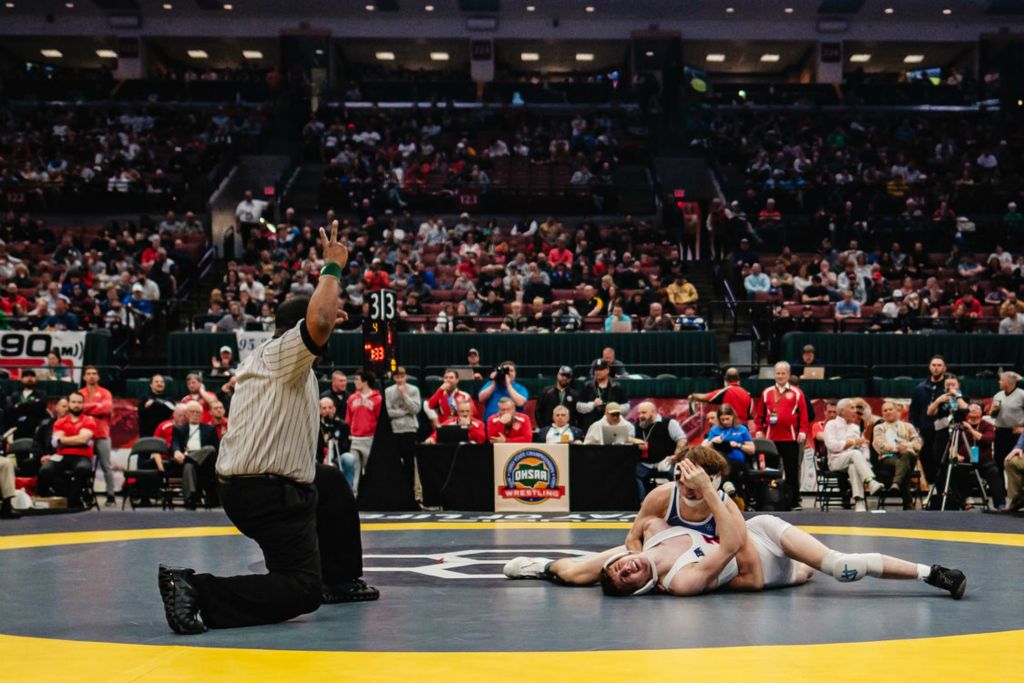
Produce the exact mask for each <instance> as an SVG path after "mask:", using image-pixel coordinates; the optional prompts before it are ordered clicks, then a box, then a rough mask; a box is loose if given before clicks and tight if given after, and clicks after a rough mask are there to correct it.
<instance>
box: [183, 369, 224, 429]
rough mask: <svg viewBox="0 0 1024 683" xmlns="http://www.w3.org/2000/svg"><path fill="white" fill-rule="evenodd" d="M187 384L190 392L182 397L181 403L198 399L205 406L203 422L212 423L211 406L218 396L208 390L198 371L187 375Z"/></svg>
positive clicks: (205, 423)
mask: <svg viewBox="0 0 1024 683" xmlns="http://www.w3.org/2000/svg"><path fill="white" fill-rule="evenodd" d="M185 386H186V388H188V394H186V395H185V396H184V397H183V398H182V399H181V401H180V403H188V402H189V401H198V402H199V405H201V406H202V407H203V424H204V425H208V424H210V406H212V405H213V402H214V401H216V400H217V396H216V395H215V394H213V393H211V392H209V391H207V390H206V386H205V385H204V384H203V380H202V377H201V376H200V375H199V373H198V372H190V373H188V374H187V375H185Z"/></svg>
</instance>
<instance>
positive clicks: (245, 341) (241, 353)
mask: <svg viewBox="0 0 1024 683" xmlns="http://www.w3.org/2000/svg"><path fill="white" fill-rule="evenodd" d="M273 336H274V333H273V332H269V331H265V330H259V331H246V330H236V331H235V340H236V341H235V343H236V344H238V362H239V363H241V362H242V361H243V360H245V359H246V358H248V357H249V354H250V353H252V352H253V351H255V350H256V347H257V346H259V345H260V344H262V343H263V342H265V341H267V340H268V339H270V338H271V337H273Z"/></svg>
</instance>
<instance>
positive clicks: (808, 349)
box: [804, 344, 814, 353]
mask: <svg viewBox="0 0 1024 683" xmlns="http://www.w3.org/2000/svg"><path fill="white" fill-rule="evenodd" d="M804 353H814V347H813V346H811V345H810V344H808V345H807V346H805V347H804Z"/></svg>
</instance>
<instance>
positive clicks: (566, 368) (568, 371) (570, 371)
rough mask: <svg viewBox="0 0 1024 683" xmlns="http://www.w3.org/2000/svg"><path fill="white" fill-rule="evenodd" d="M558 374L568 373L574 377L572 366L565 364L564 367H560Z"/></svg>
mask: <svg viewBox="0 0 1024 683" xmlns="http://www.w3.org/2000/svg"><path fill="white" fill-rule="evenodd" d="M558 374H559V375H568V376H569V377H572V368H570V367H569V366H568V365H563V366H562V367H560V368H558Z"/></svg>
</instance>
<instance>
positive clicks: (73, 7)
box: [64, 2, 75, 9]
mask: <svg viewBox="0 0 1024 683" xmlns="http://www.w3.org/2000/svg"><path fill="white" fill-rule="evenodd" d="M64 6H65V7H67V8H68V9H75V3H73V2H65V3H64Z"/></svg>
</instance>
